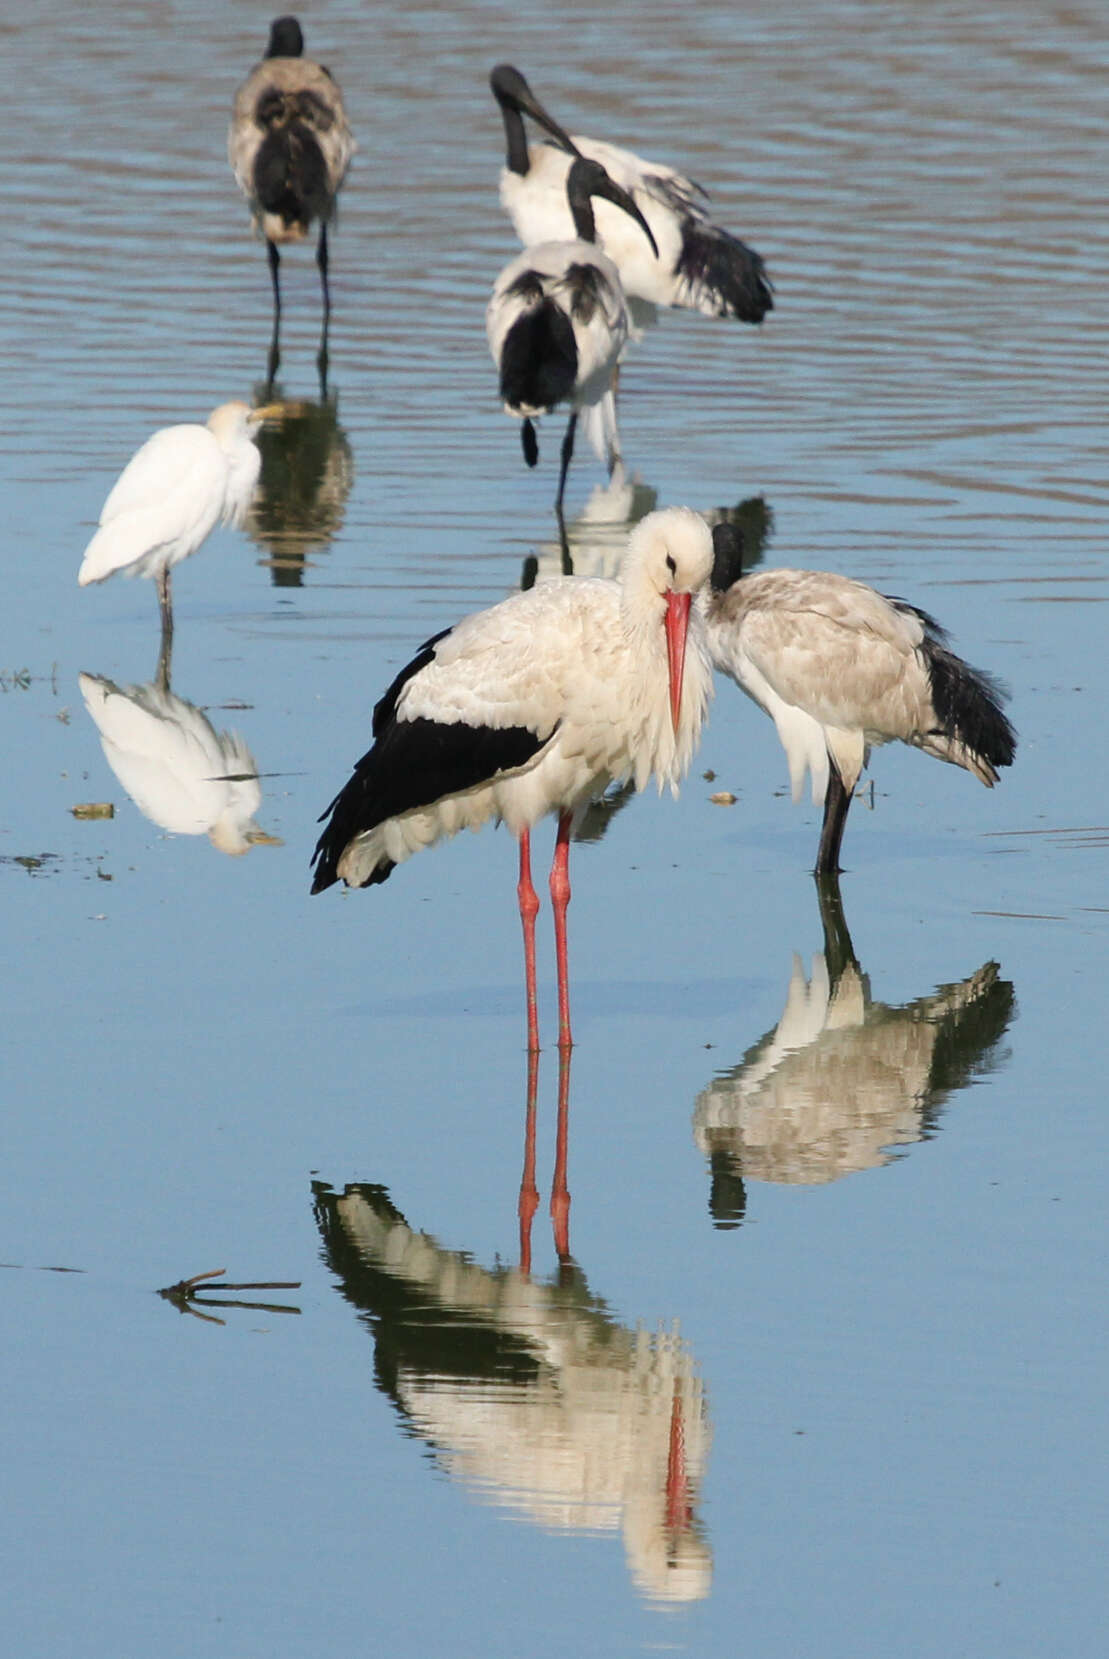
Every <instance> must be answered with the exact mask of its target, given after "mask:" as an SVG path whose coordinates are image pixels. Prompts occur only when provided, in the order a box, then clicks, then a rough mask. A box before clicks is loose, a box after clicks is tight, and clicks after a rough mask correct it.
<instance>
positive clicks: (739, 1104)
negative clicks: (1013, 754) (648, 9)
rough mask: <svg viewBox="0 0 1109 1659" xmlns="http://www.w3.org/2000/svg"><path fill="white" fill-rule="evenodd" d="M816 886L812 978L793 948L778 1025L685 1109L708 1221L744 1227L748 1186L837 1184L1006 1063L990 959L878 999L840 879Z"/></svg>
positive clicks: (1002, 988) (1002, 999) (1007, 1013)
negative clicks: (706, 1188) (701, 1156)
mask: <svg viewBox="0 0 1109 1659" xmlns="http://www.w3.org/2000/svg"><path fill="white" fill-rule="evenodd" d="M816 888H817V895H818V899H819V903H820V920H821V927H822V929H823V934H824V949H823V951H818V952H817V953H816V954H815V955H814V957H813V961H812V972H811V975H810V976H809V978H807V979H806V976H805V969H804V965H803V962H802V959H801V957H800V956H799V955H797V954H795V955H794V957H793V966H792V970H791V973H790V979H789V988H788V991H787V994H786V1004H785V1008H784V1009H783V1011H782V1017H781V1019H780V1020H779V1021H778V1024H777V1026H776V1027H775V1028H774V1030H773V1031H769V1032H767V1034H766V1036H764V1037H762V1038H761V1039H760V1040H759V1041H758V1042H757V1043H755V1044H754V1045H753V1046H752V1047H751V1048H749V1049H748V1050H747V1052H746V1054H745V1055H744V1057H743V1059H742V1060H741V1061H740V1062H739V1064H738V1065H736V1066H733V1067H732V1068H731V1070H729V1071H726V1072H722V1073H721V1074H719V1075H718V1076H717V1077H716V1078H714V1079H713V1081H712V1082H711V1083H709V1084H708V1085H707V1086H706V1087H705V1088H704V1089H702V1091H701V1093H700V1094H699V1095H698V1096H697V1101H696V1104H695V1106H694V1111H693V1134H694V1139H695V1141H696V1143H697V1145H698V1146H699V1147H700V1149H701V1151H702V1152H703V1153H705V1155H706V1156H707V1158H708V1160H709V1167H710V1171H711V1177H712V1192H711V1197H710V1201H709V1209H710V1212H711V1214H712V1217H713V1220H714V1222H715V1224H716V1225H717V1226H718V1227H729V1226H736V1225H738V1223H739V1222H740V1221H741V1220H742V1219H743V1216H744V1212H745V1208H746V1188H745V1182H746V1181H749V1180H757V1181H772V1182H779V1183H786V1184H790V1185H794V1184H799V1185H815V1184H819V1183H821V1182H825V1181H835V1180H838V1179H839V1178H840V1177H841V1176H844V1175H850V1174H853V1173H855V1172H857V1171H860V1170H865V1169H874V1168H878V1167H879V1166H881V1165H882V1164H885V1163H887V1162H888V1161H889V1160H890V1158H891V1157H893V1156H894V1155H895V1153H894V1151H893V1150H891V1149H896V1148H898V1147H906V1146H910V1145H912V1144H913V1143H914V1142H916V1141H922V1140H927V1139H929V1138H930V1136H931V1135H932V1134H933V1133H934V1132H935V1128H936V1122H937V1114H938V1111H939V1108H940V1107H941V1106H942V1105H943V1104H944V1103H945V1102H946V1101H947V1100H948V1099H949V1098H950V1097H951V1096H952V1095H954V1094H956V1093H957V1092H958V1091H959V1090H960V1089H963V1088H965V1087H966V1086H967V1084H968V1083H970V1082H971V1081H972V1080H973V1079H975V1078H978V1077H982V1076H984V1075H986V1074H988V1073H989V1072H990V1071H992V1070H993V1069H994V1068H995V1067H997V1066H998V1065H999V1064H1001V1062H1002V1060H1003V1058H1004V1056H1003V1055H1002V1054H1000V1053H999V1051H998V1045H999V1044H1000V1042H1001V1040H1002V1038H1003V1037H1004V1035H1005V1032H1006V1030H1007V1029H1008V1026H1009V1023H1010V1021H1011V1019H1012V1017H1013V1012H1014V1007H1015V1002H1014V996H1013V987H1012V985H1011V983H1010V982H1009V981H1008V980H1005V979H1002V978H1001V973H1000V969H999V968H998V965H997V963H996V962H986V963H984V964H983V965H982V967H980V968H979V969H978V970H977V971H976V972H975V973H972V974H970V975H968V977H967V978H965V979H962V980H958V981H955V982H953V983H952V984H949V985H941V986H939V987H938V988H937V989H936V990H935V991H932V992H930V993H928V994H927V995H925V996H922V997H918V998H917V999H916V1000H915V1001H913V1002H909V1003H905V1004H900V1005H896V1004H894V1005H891V1004H887V1003H882V1002H875V1001H873V999H872V997H871V992H870V980H869V978H868V976H867V975H866V974H865V973H864V972H863V971H862V969H861V968H860V966H859V961H858V958H857V957H856V955H855V949H854V946H853V945H852V943H851V935H850V933H849V932H848V929H847V922H846V920H845V918H844V913H843V905H842V900H841V897H840V893H839V887H838V884H837V883H836V882H835V880H834V879H830V878H822V879H819V880H818V881H817V883H816Z"/></svg>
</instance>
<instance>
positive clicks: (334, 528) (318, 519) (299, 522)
mask: <svg viewBox="0 0 1109 1659" xmlns="http://www.w3.org/2000/svg"><path fill="white" fill-rule="evenodd" d="M278 407H280V409H281V419H280V421H275V422H271V423H269V424H267V425H266V426H265V427H263V429H262V431H261V432H260V433H259V435H258V439H257V443H258V449H259V452H260V454H261V459H262V466H261V472H260V474H259V479H258V486H257V489H256V490H255V493H254V498H253V500H252V502H251V505H250V511H249V512H248V514H247V516H246V523H245V528H246V531H247V534H248V535H249V536H250V537H251V539H252V540H253V541H254V542H256V543H257V545H258V546H259V547H260V548H261V549H262V551H263V553H264V554H265V555H266V559H267V562H268V563H269V567H270V571H271V574H272V578H273V585H274V587H278V588H294V587H300V586H301V583H302V581H303V576H304V567H305V565H306V564H308V563H309V562H310V561H311V558H312V555H313V554H314V553H322V552H324V551H325V550H326V549H327V548H328V547H330V545H331V542H332V541H333V539H334V538H335V536H336V535H337V534H338V533H339V531H340V530H341V529H342V526H343V516H344V513H345V511H346V504H347V497H348V496H349V495H350V491H351V486H352V484H353V483H354V457H353V454H352V452H351V447H350V441H349V439H348V438H347V435H346V432H345V431H344V430H343V428H342V426H341V425H340V424H339V403H338V398H337V397H336V396H335V395H334V394H332V395H331V396H330V397H327V398H325V399H324V400H323V401H322V402H319V403H317V402H314V401H313V400H312V399H310V398H302V399H298V400H295V401H294V400H283V401H279V403H278Z"/></svg>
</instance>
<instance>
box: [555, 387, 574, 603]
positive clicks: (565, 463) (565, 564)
mask: <svg viewBox="0 0 1109 1659" xmlns="http://www.w3.org/2000/svg"><path fill="white" fill-rule="evenodd" d="M577 429H578V412H577V410H576V409H575V410H574V411H573V412H572V414H571V416H570V419H569V420H568V421H567V423H566V433H565V436H564V437H563V439H562V459H561V463H560V465H559V469H558V494H557V495H556V496H555V517H556V518H557V520H558V539H559V541H560V542H561V544H562V574H563V575H564V576H572V575H573V574H574V561H573V559H572V558H571V557H570V542H569V539H568V537H567V535H566V520H565V518H564V517H563V516H562V498H563V496H564V495H565V494H566V474H567V473H568V472H569V470H570V457H571V456H572V455H573V453H574V433H575V432H576V431H577Z"/></svg>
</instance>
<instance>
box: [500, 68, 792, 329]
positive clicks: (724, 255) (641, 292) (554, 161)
mask: <svg viewBox="0 0 1109 1659" xmlns="http://www.w3.org/2000/svg"><path fill="white" fill-rule="evenodd" d="M490 85H491V87H492V90H493V96H494V97H495V98H496V100H497V103H498V104H499V106H500V111H501V115H502V117H503V119H504V131H505V148H506V158H505V166H504V168H503V170H502V172H501V205H502V206H503V207H504V210H505V212H506V213H507V214H508V217H509V218H510V219H511V220H512V223H513V226H514V227H515V230H516V234H517V236H519V238H520V241H521V242H522V243H523V244H524V246H525V247H530V246H531V245H532V244H533V243H537V242H547V241H550V240H552V239H554V238H558V239H564V238H566V237H568V236H569V235H570V234H571V231H570V224H569V218H570V216H569V212H568V209H567V203H566V175H567V172H568V171H569V168H570V166H571V163H572V161H573V158H574V156H576V155H583V156H590V157H592V158H593V159H594V160H595V161H599V162H600V163H601V164H602V166H603V167H604V168H605V170H606V172H607V173H608V174H609V176H610V177H611V178H612V179H613V180H614V181H615V183H616V184H618V185H620V186H622V188H623V189H624V190H626V191H627V192H628V194H629V195H631V196H632V197H633V198H634V199H635V202H636V205H637V206H638V207H639V209H640V210H641V212H642V213H643V216H644V218H645V219H646V221H647V223H648V224H649V225H650V227H651V232H652V242H651V246H650V247H648V246H647V244H646V243H645V242H644V241H643V238H642V237H641V236H639V235H638V233H636V232H633V231H632V229H631V227H630V226H629V225H628V222H627V219H626V218H622V217H621V216H620V215H619V214H618V213H614V212H613V211H612V209H611V208H610V207H606V206H605V205H604V204H603V203H602V204H601V205H600V206H599V207H598V209H597V223H598V228H599V230H600V234H601V239H602V241H603V242H604V246H605V251H606V253H607V254H608V256H609V258H610V259H611V260H612V262H613V264H614V265H616V267H617V268H618V270H619V272H620V281H621V283H622V284H623V287H624V292H625V294H626V295H627V296H628V300H629V303H630V305H631V308H632V321H633V323H634V324H635V325H636V326H637V327H642V326H643V325H644V324H646V323H648V322H652V321H654V318H655V309H654V308H655V307H656V306H659V305H665V306H679V307H681V308H683V309H685V310H689V311H700V312H701V313H702V314H703V315H704V316H708V317H735V318H738V319H739V321H741V322H745V323H759V322H761V321H762V319H763V317H765V315H766V313H767V312H768V311H770V310H772V309H773V305H774V296H773V288H772V286H771V283H770V281H769V278H768V277H767V275H766V268H765V266H764V264H763V261H762V259H761V258H760V257H759V255H758V254H757V253H755V251H754V249H752V248H749V247H747V245H746V243H744V242H741V241H740V240H739V239H738V237H735V236H732V235H731V234H730V232H728V231H726V230H722V229H721V228H720V227H719V226H718V225H715V224H714V223H713V221H712V220H711V219H710V218H709V216H708V213H707V211H706V209H705V206H704V202H705V199H706V197H705V192H704V191H703V190H702V188H701V187H700V185H698V184H695V183H694V182H693V181H692V180H691V179H687V178H685V177H684V176H683V175H682V174H681V173H677V172H675V171H674V169H673V168H672V167H664V166H662V165H660V164H659V163H658V162H654V161H645V160H644V159H643V158H642V157H641V156H637V155H633V154H632V152H631V151H630V150H622V149H619V148H618V147H617V146H616V145H615V144H605V143H602V142H600V141H599V140H597V139H593V138H581V137H579V136H577V135H576V134H575V135H574V136H572V137H571V136H570V135H569V134H567V133H566V132H565V131H564V130H563V128H562V127H560V126H559V125H558V123H557V122H556V121H555V120H554V119H553V118H552V117H551V116H550V115H549V114H548V113H547V111H546V110H545V109H544V108H543V106H542V104H541V103H540V102H539V100H538V99H537V98H536V96H535V94H534V93H533V92H532V90H531V88H530V87H529V86H528V83H527V81H526V80H525V79H524V77H523V75H521V74H520V71H519V70H518V69H514V68H513V67H512V65H511V64H507V63H502V64H498V65H497V67H496V68H495V69H494V70H493V73H492V75H491V76H490ZM525 115H527V116H529V117H530V118H531V119H532V120H533V121H537V122H538V123H539V125H540V126H542V127H543V128H545V129H546V131H547V132H548V133H550V134H551V136H552V138H554V140H555V143H554V144H547V143H544V142H540V143H538V144H533V145H532V147H531V148H530V149H529V147H528V140H527V132H526V130H525V127H524V119H523V118H524V116H525Z"/></svg>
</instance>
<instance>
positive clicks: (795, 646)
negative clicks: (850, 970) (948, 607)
mask: <svg viewBox="0 0 1109 1659" xmlns="http://www.w3.org/2000/svg"><path fill="white" fill-rule="evenodd" d="M713 547H714V562H713V574H712V584H711V587H712V592H711V597H710V598H709V601H708V604H707V607H706V623H707V631H708V640H709V650H710V653H711V655H712V660H713V662H714V664H715V665H716V667H717V668H718V669H720V670H721V671H722V672H723V673H725V674H727V675H729V676H730V678H731V679H733V680H734V681H735V682H736V684H737V685H738V686H739V688H740V690H741V691H745V692H746V693H747V695H748V696H749V697H750V698H751V699H752V700H753V701H754V702H756V703H757V704H758V705H759V707H760V708H761V709H764V710H765V711H766V713H767V714H769V715H770V717H771V719H772V720H773V721H774V724H775V726H776V727H777V730H778V736H779V738H780V739H781V743H782V747H783V749H784V750H785V752H786V758H787V760H788V762H789V774H790V781H791V783H792V786H793V799H794V800H795V801H796V800H798V799H800V795H801V789H802V785H803V783H804V778H805V773H806V771H809V772H811V774H812V798H813V802H814V803H815V804H817V805H819V804H820V802H821V801H823V803H824V822H823V827H822V831H821V837H820V850H819V854H818V857H817V863H816V874H817V875H831V874H834V873H835V872H836V871H838V869H839V867H840V865H839V851H840V842H841V840H842V838H843V829H844V825H845V823H846V822H847V811H848V808H849V807H850V805H851V796H852V791H853V790H854V788H855V785H856V783H857V782H858V779H859V775H860V773H861V772H862V770H863V767H864V766H865V765H866V763H867V760H868V758H869V755H870V750H871V748H872V747H874V746H875V745H877V744H881V743H890V742H892V741H894V740H895V739H896V740H898V741H900V742H902V743H908V744H910V745H911V746H912V747H914V748H917V749H923V750H924V752H925V754H928V755H933V756H934V757H935V758H936V759H937V760H946V761H950V762H951V764H952V765H954V766H961V767H963V768H964V769H965V770H966V771H968V772H971V773H973V775H974V776H975V777H976V778H977V779H978V780H979V782H981V783H984V784H985V785H986V787H987V788H992V787H993V785H994V784H995V783H996V782H997V781H998V768H999V767H1002V766H1009V765H1010V764H1011V763H1012V760H1013V755H1014V753H1015V751H1016V735H1015V733H1014V731H1013V728H1012V726H1011V725H1010V723H1009V721H1008V719H1007V718H1006V715H1005V713H1004V711H1003V709H1002V706H1001V705H1002V701H1003V696H1002V693H1001V690H1000V688H999V687H998V685H997V684H996V683H995V682H994V681H993V680H992V679H991V678H990V676H989V675H988V674H985V673H983V672H981V671H980V670H979V669H976V668H971V667H970V666H969V664H967V663H965V662H964V661H963V660H962V658H961V657H957V656H956V655H955V653H954V652H953V651H951V650H950V649H949V648H948V645H947V634H946V632H945V631H944V629H943V628H941V627H940V625H939V623H938V622H936V621H935V619H934V618H933V617H931V616H929V615H928V613H927V612H926V611H922V610H918V609H917V607H916V606H915V605H909V604H907V603H906V602H905V601H904V600H903V599H891V598H887V597H886V595H885V594H881V593H878V592H876V591H875V589H874V588H871V587H867V586H866V585H865V583H863V582H856V581H853V580H852V579H851V578H850V577H847V576H836V575H830V574H828V573H827V572H824V571H816V570H766V571H759V572H758V573H757V574H755V575H750V576H744V575H742V540H741V538H740V536H739V535H738V532H737V531H736V529H735V527H734V526H733V525H728V524H721V525H717V526H716V528H715V529H714V531H713Z"/></svg>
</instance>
